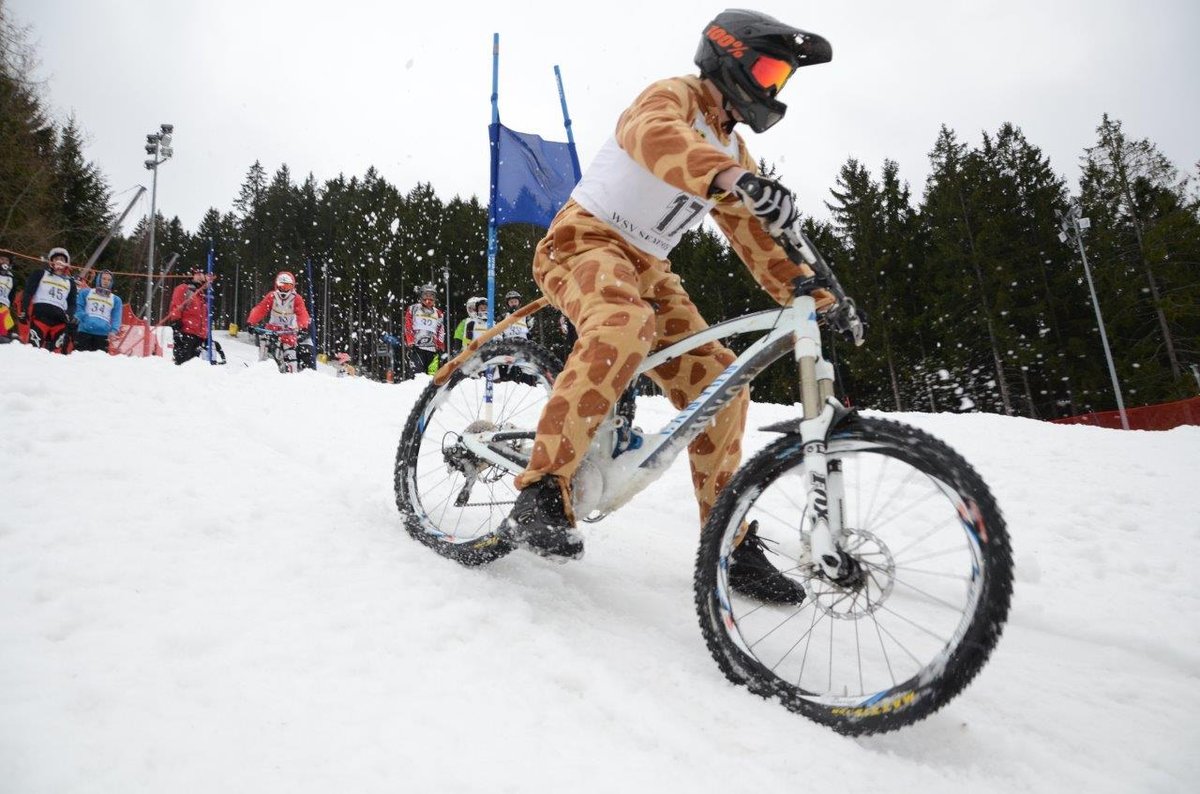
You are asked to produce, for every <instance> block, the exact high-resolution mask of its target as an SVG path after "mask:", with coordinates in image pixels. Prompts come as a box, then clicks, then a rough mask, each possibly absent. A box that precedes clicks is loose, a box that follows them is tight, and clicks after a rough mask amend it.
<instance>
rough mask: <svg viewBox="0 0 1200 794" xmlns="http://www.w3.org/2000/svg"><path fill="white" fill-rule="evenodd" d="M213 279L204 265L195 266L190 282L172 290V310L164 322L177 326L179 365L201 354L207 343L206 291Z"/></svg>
mask: <svg viewBox="0 0 1200 794" xmlns="http://www.w3.org/2000/svg"><path fill="white" fill-rule="evenodd" d="M213 278H214V277H213V276H209V275H206V274H205V272H204V270H203V268H200V267H193V268H192V279H191V281H186V282H184V283H183V284H180V285H179V286H178V287H176V288H175V291H174V292H173V293H171V310H170V311H169V312H167V316H166V317H165V318H164V321H165V322H166V324H168V325H170V326H171V327H172V328H174V329H175V363H176V364H182V363H183V362H185V361H189V360H191V359H193V358H195V357H196V356H198V355H200V351H201V350H203V349H204V347H205V346H206V345H207V344H208V305H207V303H206V301H205V297H204V294H205V291H206V289H205V288H206V287H207V286H208V285H209V284H210V283H212V280H213Z"/></svg>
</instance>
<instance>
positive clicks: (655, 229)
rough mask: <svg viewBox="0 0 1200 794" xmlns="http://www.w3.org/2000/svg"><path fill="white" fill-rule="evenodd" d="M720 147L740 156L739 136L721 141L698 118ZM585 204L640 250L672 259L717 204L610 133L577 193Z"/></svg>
mask: <svg viewBox="0 0 1200 794" xmlns="http://www.w3.org/2000/svg"><path fill="white" fill-rule="evenodd" d="M692 126H693V127H695V129H696V131H697V132H699V133H700V134H701V135H702V136H703V137H704V139H705V140H706V141H707V142H708V143H709V144H710V145H712V146H713V147H714V148H716V149H719V150H720V151H722V152H724V153H726V154H728V155H729V156H730V157H732V158H733V159H734V160H739V159H740V153H739V151H738V149H739V144H738V139H737V138H736V137H733V136H730V139H729V143H728V144H723V143H721V140H720V138H718V137H717V134H716V133H715V132H713V130H712V129H711V128H710V127H709V126H708V124H706V123H705V121H704V117H703V116H697V117H696V120H695V122H694V123H693V125H692ZM571 198H573V199H575V201H576V202H578V203H579V205H580V206H581V207H583V208H584V209H585V210H587V211H588V212H590V213H592V214H593V215H595V216H596V217H597V218H599V219H601V220H602V221H605V222H606V223H608V225H610V226H612V227H613V228H614V229H616V230H617V232H619V233H620V235H621V236H622V237H624V238H625V239H626V240H627V241H628V242H629V243H631V244H632V245H633V246H634V247H635V248H637V249H639V250H641V251H645V252H646V253H647V254H650V255H651V256H654V257H658V258H660V259H663V258H666V256H667V255H668V254H670V253H671V249H673V248H674V247H675V246H676V245H677V244H678V243H679V238H680V237H682V236H683V233H684V232H686V231H687V230H688V229H693V228H695V227H697V226H699V225H700V223H701V222H702V221H703V220H704V218H705V217H706V216H707V215H708V213H709V212H711V211H712V208H713V207H714V206H715V205H716V202H715V201H713V200H711V199H707V198H701V197H700V196H694V195H692V194H691V193H688V192H687V191H684V190H680V189H679V188H677V187H674V186H672V185H669V184H667V183H666V182H664V181H663V180H661V179H659V178H658V177H656V176H654V174H652V173H650V172H649V171H648V170H646V168H645V167H644V166H642V164H641V163H639V162H637V161H636V160H634V159H633V158H632V157H630V156H629V155H628V154H626V153H625V150H624V149H622V148H621V147H620V145H619V144H618V143H617V139H616V138H615V137H610V138H609V139H608V140H607V141H606V142H605V144H604V146H602V147H601V148H600V151H599V152H598V153H597V154H596V158H595V159H594V160H593V161H592V164H591V165H590V166H588V170H587V173H586V174H584V175H583V179H581V180H580V181H579V184H577V185H576V186H575V190H574V191H572V193H571Z"/></svg>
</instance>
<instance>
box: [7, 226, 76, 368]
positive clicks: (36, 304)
mask: <svg viewBox="0 0 1200 794" xmlns="http://www.w3.org/2000/svg"><path fill="white" fill-rule="evenodd" d="M46 259H47V260H48V261H47V262H46V267H45V269H44V270H36V271H34V272H33V273H31V274H30V276H29V279H28V280H27V281H26V282H25V308H26V313H25V314H24V315H22V317H21V322H28V323H29V344H31V345H33V346H34V347H41V348H44V349H46V350H51V351H55V350H57V351H58V352H59V353H69V352H70V347H69V345H68V342H69V336H70V334H69V329H70V327H71V326H73V325H75V298H76V285H75V282H74V281H73V280H72V279H71V255H70V254H69V253H67V249H65V248H51V249H50V253H49V254H47V255H46Z"/></svg>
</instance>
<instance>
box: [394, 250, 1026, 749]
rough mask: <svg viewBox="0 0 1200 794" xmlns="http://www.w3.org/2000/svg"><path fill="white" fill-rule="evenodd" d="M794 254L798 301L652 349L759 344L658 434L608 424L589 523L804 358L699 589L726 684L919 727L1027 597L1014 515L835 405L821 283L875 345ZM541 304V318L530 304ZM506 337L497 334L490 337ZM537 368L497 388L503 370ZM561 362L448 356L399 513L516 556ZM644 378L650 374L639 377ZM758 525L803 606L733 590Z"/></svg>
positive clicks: (480, 555) (416, 529) (715, 537)
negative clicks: (508, 522)
mask: <svg viewBox="0 0 1200 794" xmlns="http://www.w3.org/2000/svg"><path fill="white" fill-rule="evenodd" d="M780 243H781V244H782V245H783V246H784V248H785V250H787V252H788V255H789V256H790V257H791V258H792V259H793V261H796V262H801V261H803V262H806V263H808V264H809V265H810V267H812V269H813V271H814V272H815V274H816V275H815V276H813V277H810V278H806V279H801V280H798V281H797V283H796V285H795V299H794V301H793V303H792V304H791V305H790V306H788V307H786V308H782V309H772V310H768V311H762V312H758V313H755V314H750V315H748V316H745V317H740V318H736V319H733V320H729V321H727V322H723V323H720V324H718V325H715V326H712V327H711V328H708V329H705V330H703V331H700V332H698V333H696V334H694V335H692V336H690V337H688V338H686V339H684V340H682V341H679V342H677V343H676V344H673V345H671V346H670V347H667V348H665V349H663V350H659V351H657V352H655V353H653V354H652V355H650V356H649V357H648V358H647V359H646V360H645V361H644V362H643V363H642V365H641V367H640V368H639V371H638V374H642V373H644V372H647V371H649V370H652V369H654V368H655V367H659V366H662V365H663V364H666V363H667V362H669V361H671V360H673V359H675V358H677V357H678V356H680V355H682V354H684V353H686V352H687V351H690V350H692V349H694V348H697V347H699V346H700V345H703V344H706V343H708V342H711V341H714V340H718V339H723V338H726V337H729V336H733V335H737V334H743V333H753V332H759V333H761V334H762V336H760V337H759V338H758V339H757V340H756V341H754V342H753V343H752V344H751V345H750V346H749V347H748V348H746V350H745V351H744V352H743V353H742V354H741V355H740V356H738V358H737V360H736V361H734V362H733V363H732V364H730V365H729V366H728V367H727V368H726V369H725V371H724V372H723V373H722V374H720V375H719V376H718V377H717V378H716V379H715V380H714V381H713V382H712V384H711V385H709V386H708V388H706V389H705V390H704V391H703V392H702V393H701V394H700V396H699V397H698V398H697V399H696V400H694V401H693V402H692V403H690V404H689V405H688V406H687V407H685V408H684V409H683V410H682V411H680V412H679V414H678V415H677V416H675V417H674V418H673V419H671V420H670V421H669V422H667V424H666V425H664V426H663V427H662V428H660V429H658V430H657V431H653V432H646V431H643V430H642V429H640V428H639V427H637V425H636V403H635V401H634V398H633V395H632V394H631V393H628V394H626V395H625V396H624V397H623V398H622V399H621V400H620V401H619V402H618V404H617V405H615V406H614V407H613V409H612V411H611V412H610V413H609V415H608V416H607V417H606V419H605V420H604V422H603V423H602V424H601V425H600V428H599V430H598V432H597V433H596V435H595V437H594V440H593V442H592V445H591V447H590V448H589V449H588V452H587V454H586V457H585V460H584V462H583V465H582V466H581V468H580V470H579V473H578V474H577V475H576V477H575V480H574V482H573V484H572V500H573V504H574V506H575V513H576V515H577V516H579V517H583V520H585V521H598V520H600V519H602V518H604V517H605V516H607V515H609V514H610V513H612V512H613V511H615V510H617V509H618V508H619V507H621V506H622V505H624V504H626V503H627V502H628V501H629V500H630V499H632V498H633V497H634V496H635V495H636V494H637V493H639V492H640V491H642V490H644V489H645V488H647V487H651V486H652V484H653V483H654V482H655V480H657V479H658V477H659V476H661V474H662V473H663V471H665V470H666V468H667V467H668V466H669V465H670V463H671V462H672V461H673V460H674V459H675V458H676V457H677V456H678V455H679V454H680V453H681V452H683V451H684V450H685V449H686V447H687V445H688V443H689V442H690V441H692V439H694V438H695V437H696V436H697V435H698V434H699V433H700V432H701V431H702V430H703V428H704V427H705V425H706V424H707V423H708V422H709V420H710V419H711V418H712V417H713V416H714V415H715V414H716V413H717V411H719V410H720V409H721V407H722V406H724V405H725V404H726V403H728V402H729V400H730V399H732V398H733V396H734V395H736V394H737V392H738V391H739V390H740V389H742V388H743V387H745V386H746V385H747V384H749V383H750V382H751V381H752V380H753V379H754V378H755V377H757V376H758V375H759V374H760V373H762V372H763V371H764V370H765V369H766V368H767V367H768V366H769V365H770V364H772V363H773V362H774V361H776V360H777V359H779V358H781V357H783V356H785V355H787V354H788V353H789V352H791V353H793V355H794V358H795V360H796V362H797V365H798V370H799V385H800V393H801V401H802V414H801V415H800V416H797V417H796V418H795V419H791V420H788V421H784V422H778V423H776V424H773V425H770V426H768V427H765V428H763V429H764V430H766V431H768V432H772V433H777V434H779V438H778V439H776V440H775V441H773V442H772V443H771V444H769V445H768V446H767V447H766V448H765V449H763V450H762V451H761V452H759V453H758V454H757V455H755V456H754V457H753V458H751V459H750V460H748V461H746V462H745V463H744V464H743V465H742V466H741V468H740V469H738V471H737V472H736V473H735V475H734V476H733V478H732V479H731V480H730V482H729V483H728V485H727V486H726V487H725V488H724V490H722V492H721V494H720V496H719V498H718V500H717V503H716V504H715V506H714V508H713V510H712V512H711V515H710V516H709V518H708V520H707V522H706V524H705V526H704V528H703V530H702V533H701V538H700V546H699V550H698V553H697V555H696V565H695V572H694V598H695V604H696V610H697V613H698V615H699V618H700V628H701V631H702V633H703V635H704V638H705V641H706V643H707V645H708V648H709V650H710V652H711V653H712V655H713V657H714V658H715V659H716V661H717V664H718V665H719V666H720V668H721V670H722V672H724V674H725V676H726V677H727V678H728V679H729V680H731V681H733V682H735V683H737V684H742V685H745V686H746V687H747V688H749V689H750V690H751V691H752V692H755V693H757V694H759V695H762V696H763V697H768V698H775V699H777V700H779V701H780V702H781V703H782V704H783V705H784V706H785V707H787V708H788V709H791V710H792V711H795V712H798V713H800V714H802V715H804V716H806V717H809V718H811V719H813V720H816V721H817V722H820V723H822V724H825V725H828V726H830V727H832V728H833V729H834V730H837V731H839V732H841V733H845V734H851V735H862V734H870V733H877V732H881V731H888V730H893V729H896V728H899V727H901V726H904V725H908V724H911V723H913V722H916V721H918V720H920V719H923V718H924V717H926V716H928V715H929V714H931V713H933V712H934V711H936V710H937V709H939V708H940V707H942V706H943V705H945V704H946V703H947V702H948V701H949V700H950V699H951V698H953V697H954V696H955V695H957V694H958V693H959V692H960V691H962V689H963V688H964V687H965V686H966V685H967V684H968V683H969V682H970V681H971V679H973V678H974V677H975V675H976V674H977V673H978V672H979V670H980V669H981V668H982V667H983V665H984V663H985V662H986V661H987V659H988V656H989V654H990V653H991V651H992V649H993V647H994V646H995V644H996V642H997V640H998V639H999V636H1000V633H1001V629H1002V627H1003V625H1004V622H1005V620H1006V617H1007V614H1008V608H1009V601H1010V598H1011V592H1012V556H1011V551H1010V547H1009V539H1008V532H1007V529H1006V527H1005V523H1004V519H1003V517H1002V515H1001V513H1000V510H999V508H998V507H997V506H996V502H995V500H994V498H993V497H992V494H991V492H990V491H989V489H988V487H987V485H986V484H985V483H984V481H983V480H982V479H981V478H980V476H979V475H978V474H977V473H976V472H975V470H974V469H973V468H972V467H971V466H970V465H969V464H968V463H967V462H966V461H965V460H964V459H963V458H962V457H961V456H959V455H958V454H957V453H956V452H954V451H953V450H952V449H950V447H948V446H947V445H946V444H944V443H943V442H941V441H939V440H938V439H936V438H934V437H933V436H931V435H929V434H928V433H926V432H924V431H922V430H919V429H917V428H914V427H910V426H908V425H904V424H901V423H900V422H895V421H891V420H888V419H882V418H876V417H867V416H862V415H860V414H859V413H858V412H857V411H855V410H853V409H848V408H846V407H845V406H844V405H842V404H841V403H840V402H839V401H838V400H836V399H835V398H834V396H833V381H834V371H833V367H832V365H831V364H830V363H829V362H828V361H827V360H826V359H825V358H824V357H823V355H822V346H821V332H820V328H819V325H818V317H817V312H816V304H815V301H814V299H813V297H812V293H813V291H814V290H816V289H818V288H821V287H824V288H827V289H829V290H830V291H832V292H833V293H834V295H835V296H836V297H837V298H838V308H836V309H835V310H833V311H832V312H831V313H827V315H826V318H825V319H826V321H827V323H828V324H829V325H831V326H832V327H834V328H835V329H836V330H839V331H841V332H843V333H845V334H847V335H848V336H850V337H851V338H853V339H854V340H855V342H856V343H861V341H862V334H863V326H862V323H861V321H860V319H859V316H858V314H857V311H856V309H855V307H854V304H853V301H851V300H849V299H848V298H847V297H846V295H845V293H844V291H843V290H842V288H841V286H840V284H838V281H837V278H836V276H835V275H834V273H833V271H832V270H831V269H830V268H829V266H828V264H827V263H826V262H825V260H824V259H823V258H822V257H821V256H820V254H819V253H818V252H817V251H816V249H815V248H814V247H813V246H812V243H811V242H810V241H809V240H808V239H807V238H806V237H805V236H804V235H803V233H801V232H800V231H799V230H798V229H792V230H789V231H788V232H786V233H785V236H784V238H783V239H781V240H780ZM526 308H531V307H526ZM494 330H497V329H494ZM501 367H509V368H513V369H515V370H518V371H520V372H522V373H524V374H525V376H526V378H524V379H523V380H503V381H502V380H499V379H498V378H497V377H496V373H497V371H498V368H501ZM560 367H561V365H560V363H559V362H558V361H557V360H556V359H555V358H554V357H553V356H552V355H551V354H550V353H549V352H547V351H546V350H544V349H543V348H541V347H538V346H537V345H536V344H533V343H532V342H529V341H526V340H519V339H496V340H494V341H490V342H486V343H485V344H483V345H482V346H481V347H479V348H478V349H470V348H469V349H468V350H467V351H465V352H464V353H463V354H462V355H461V356H459V358H457V359H455V360H453V361H451V362H450V364H448V365H447V367H446V371H445V372H442V373H439V376H438V377H436V378H435V379H434V380H433V381H432V382H431V383H430V384H429V385H428V386H427V387H426V389H425V391H424V392H423V393H422V395H421V397H420V398H419V399H418V401H417V403H416V405H415V406H414V407H413V410H412V413H411V414H410V416H409V419H408V422H407V425H406V426H405V428H404V433H403V436H402V437H401V441H400V445H399V449H398V451H397V456H396V467H395V490H396V503H397V506H398V507H399V509H400V512H401V514H402V516H403V519H404V524H405V527H406V529H407V531H408V532H409V534H411V535H412V536H413V537H414V538H416V539H417V540H419V541H421V542H422V543H424V544H425V545H427V546H429V547H430V548H432V549H433V550H434V551H436V552H437V553H439V554H441V555H443V556H445V557H449V558H451V559H454V560H457V561H458V562H460V563H462V564H464V565H470V566H474V565H483V564H486V563H490V562H492V561H494V560H497V559H499V558H501V557H503V556H505V555H506V554H508V553H510V552H511V551H512V550H513V549H514V548H515V546H514V544H513V543H512V542H510V541H509V540H508V539H507V538H506V537H505V533H504V531H503V529H501V527H502V525H503V521H504V518H505V517H506V516H507V515H508V512H509V510H510V509H511V506H512V504H513V502H514V500H515V498H516V489H515V488H514V487H513V484H512V483H513V478H514V477H515V476H516V475H517V474H518V473H520V472H521V471H522V470H523V469H524V468H525V466H526V464H527V463H528V460H529V456H530V454H531V451H532V447H533V442H534V436H535V432H536V426H537V421H538V418H539V416H540V415H541V410H542V407H543V405H544V404H545V401H546V399H547V397H548V395H549V392H550V388H551V384H552V383H553V381H554V378H555V376H556V375H557V374H558V372H559V369H560ZM635 381H636V378H635ZM750 528H753V529H754V530H755V532H756V535H757V537H758V538H759V539H760V541H761V542H762V544H763V549H764V550H765V553H766V554H767V556H768V558H769V559H770V560H771V562H772V564H773V565H774V566H775V567H776V568H777V569H778V570H780V571H781V572H783V573H784V574H785V575H786V576H788V577H791V578H792V579H794V581H796V582H797V583H799V584H800V585H801V586H802V587H803V589H804V593H805V598H804V599H803V601H801V602H800V603H799V604H792V605H780V604H765V603H762V602H760V601H756V600H754V599H753V598H750V597H748V596H746V595H743V594H741V593H739V592H738V591H737V590H735V589H733V588H731V587H730V584H729V567H730V560H731V555H732V553H733V549H734V547H735V545H736V543H737V541H738V540H739V539H740V538H741V537H742V536H743V534H744V533H746V532H747V531H748V529H750Z"/></svg>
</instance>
